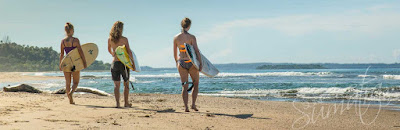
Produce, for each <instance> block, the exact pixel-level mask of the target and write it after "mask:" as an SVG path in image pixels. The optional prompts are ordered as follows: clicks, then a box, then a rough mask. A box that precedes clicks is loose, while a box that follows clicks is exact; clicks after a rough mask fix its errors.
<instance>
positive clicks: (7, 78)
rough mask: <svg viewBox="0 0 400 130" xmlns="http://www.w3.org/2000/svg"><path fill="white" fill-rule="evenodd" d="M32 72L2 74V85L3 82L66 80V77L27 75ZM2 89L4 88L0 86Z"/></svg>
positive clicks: (0, 79) (0, 76)
mask: <svg viewBox="0 0 400 130" xmlns="http://www.w3.org/2000/svg"><path fill="white" fill-rule="evenodd" d="M29 73H30V72H0V83H2V82H22V81H27V80H29V81H32V80H49V79H64V77H56V76H34V75H27V74H29ZM0 87H2V86H0Z"/></svg>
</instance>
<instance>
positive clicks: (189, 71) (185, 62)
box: [174, 18, 203, 112]
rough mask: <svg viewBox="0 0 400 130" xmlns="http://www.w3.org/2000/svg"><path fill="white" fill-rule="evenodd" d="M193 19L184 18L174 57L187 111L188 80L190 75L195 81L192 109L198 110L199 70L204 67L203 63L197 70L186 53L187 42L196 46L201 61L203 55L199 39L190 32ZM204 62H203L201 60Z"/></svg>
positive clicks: (175, 44) (175, 39)
mask: <svg viewBox="0 0 400 130" xmlns="http://www.w3.org/2000/svg"><path fill="white" fill-rule="evenodd" d="M191 23H192V22H191V20H190V19H189V18H184V19H183V20H182V21H181V26H182V32H181V33H179V34H178V35H176V36H175V37H174V58H175V63H176V67H177V68H178V71H179V75H180V76H181V82H182V98H183V103H184V105H185V112H189V108H188V100H189V99H188V92H187V90H188V86H189V85H188V83H189V82H188V80H189V77H188V75H190V77H191V78H192V81H193V86H194V87H193V92H192V106H191V109H193V110H195V111H198V109H197V108H196V99H197V94H198V93H199V71H201V69H202V68H203V65H202V64H200V66H199V70H197V69H196V68H195V67H194V66H193V64H192V63H191V61H190V59H189V57H188V56H187V54H186V51H185V45H184V44H185V43H186V44H190V45H192V46H193V47H194V49H195V52H196V55H197V56H198V57H197V59H198V60H199V61H201V56H200V52H199V48H198V46H197V41H196V37H195V36H194V35H192V34H190V33H188V31H189V29H190V26H191ZM177 48H179V58H178V57H177V56H178V55H177ZM200 63H202V62H200Z"/></svg>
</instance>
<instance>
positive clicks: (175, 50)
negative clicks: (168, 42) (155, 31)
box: [173, 37, 178, 64]
mask: <svg viewBox="0 0 400 130" xmlns="http://www.w3.org/2000/svg"><path fill="white" fill-rule="evenodd" d="M173 47H174V59H175V64H178V56H177V51H178V50H177V49H176V48H178V43H177V40H176V37H174V45H173Z"/></svg>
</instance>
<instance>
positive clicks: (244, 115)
mask: <svg viewBox="0 0 400 130" xmlns="http://www.w3.org/2000/svg"><path fill="white" fill-rule="evenodd" d="M77 106H85V107H88V108H113V109H115V108H116V107H112V106H96V105H77ZM118 109H135V110H143V111H153V112H157V113H179V114H189V113H188V112H177V111H176V110H175V109H172V108H168V109H163V110H154V109H142V108H137V107H134V106H133V107H131V108H126V107H121V108H118ZM194 113H199V114H205V115H207V116H208V117H214V116H228V117H234V118H239V119H248V118H253V119H271V118H265V117H253V114H236V115H232V114H224V113H210V112H194Z"/></svg>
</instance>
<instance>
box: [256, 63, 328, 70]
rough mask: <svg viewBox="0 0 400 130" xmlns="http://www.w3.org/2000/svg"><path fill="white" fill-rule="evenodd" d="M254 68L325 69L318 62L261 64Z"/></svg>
mask: <svg viewBox="0 0 400 130" xmlns="http://www.w3.org/2000/svg"><path fill="white" fill-rule="evenodd" d="M256 69H327V68H326V67H324V66H322V65H318V64H288V65H262V66H258V67H257V68H256Z"/></svg>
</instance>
